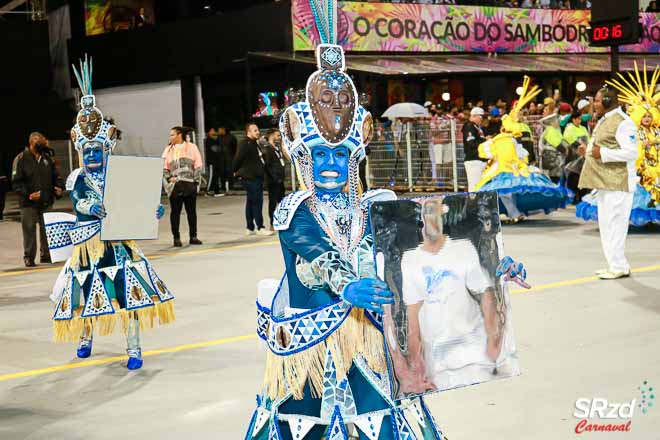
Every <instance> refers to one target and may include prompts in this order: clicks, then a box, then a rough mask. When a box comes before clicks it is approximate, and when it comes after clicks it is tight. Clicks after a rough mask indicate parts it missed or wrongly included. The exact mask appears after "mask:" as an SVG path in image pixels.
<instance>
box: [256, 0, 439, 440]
mask: <svg viewBox="0 0 660 440" xmlns="http://www.w3.org/2000/svg"><path fill="white" fill-rule="evenodd" d="M313 6H314V5H313ZM335 6H336V5H335V4H334V2H329V10H319V9H316V8H313V11H314V12H315V14H316V19H317V24H318V23H320V24H321V26H320V27H319V33H320V34H321V37H322V38H321V41H322V42H323V43H326V44H320V45H319V46H318V47H317V49H316V56H317V64H318V70H317V71H316V72H315V73H313V74H312V76H311V77H310V78H309V80H308V83H307V89H306V100H305V101H303V102H298V103H295V104H293V105H291V106H290V107H289V108H288V109H287V110H286V111H285V113H284V114H283V116H282V118H281V120H280V130H281V132H282V138H283V142H284V145H285V147H286V148H287V149H288V151H289V152H290V155H291V158H292V159H293V161H294V163H295V165H296V169H297V172H298V174H299V177H300V181H301V183H302V187H303V190H302V191H298V192H295V193H292V194H290V195H289V196H287V197H286V198H285V199H284V200H283V201H282V202H281V203H280V204H279V206H278V208H277V210H276V212H275V229H277V230H278V231H279V238H280V242H281V245H282V252H283V255H284V261H285V265H286V273H285V276H284V278H283V280H282V282H281V284H280V287H279V289H278V290H277V293H276V294H275V297H274V299H273V300H272V301H268V303H267V304H264V303H263V302H260V301H258V302H257V305H258V330H257V332H258V335H259V336H260V337H261V338H262V339H263V340H264V341H265V342H266V344H267V346H268V352H267V362H266V373H265V380H264V386H263V392H262V393H261V394H260V395H259V396H258V397H257V409H256V410H255V412H254V414H253V416H252V419H251V422H250V425H249V428H248V432H247V435H246V437H245V438H246V439H248V440H250V439H257V440H265V439H268V440H278V439H283V440H285V439H286V440H288V439H296V440H298V439H306V440H319V439H322V438H323V439H328V440H348V439H349V438H351V439H353V438H358V437H359V438H360V439H415V438H418V437H416V436H415V435H414V431H413V429H412V426H411V425H410V422H409V419H408V418H407V417H406V415H404V409H405V408H406V407H407V408H409V409H410V410H411V411H412V415H413V416H414V418H415V420H417V422H418V424H419V426H420V429H421V431H422V432H423V437H419V438H420V439H421V438H423V439H425V440H442V438H443V437H442V434H441V432H440V431H439V429H438V428H437V426H436V425H435V422H434V420H433V418H432V416H431V415H430V413H429V411H428V409H427V407H426V406H425V404H424V401H423V400H422V399H421V398H416V399H414V400H413V401H406V404H405V405H404V404H401V403H400V402H396V401H394V400H393V399H392V397H391V396H392V393H391V389H390V386H391V379H390V376H389V374H388V364H387V359H386V354H385V350H384V341H383V334H382V316H381V313H382V310H383V309H382V306H383V305H384V304H392V303H393V294H392V293H391V292H390V291H389V290H388V289H387V285H386V284H385V283H383V282H382V281H380V280H378V279H377V278H376V273H375V264H374V256H373V249H372V242H373V239H372V236H371V232H370V226H369V219H368V204H369V202H371V201H374V200H377V199H378V200H383V199H385V200H388V199H394V198H395V196H394V194H393V193H392V192H391V191H389V190H375V191H369V192H366V193H362V191H361V186H360V179H359V173H358V165H359V162H360V161H361V160H363V159H364V158H365V146H366V145H367V144H368V142H369V140H370V139H371V137H372V133H373V122H372V118H371V115H370V114H369V113H368V112H367V111H366V110H365V109H364V108H362V107H361V106H360V105H359V104H358V96H357V92H356V90H355V86H354V85H353V82H352V81H351V79H350V77H349V76H348V75H347V74H346V73H345V72H344V69H345V61H344V53H343V49H342V47H341V46H338V45H335V44H328V43H333V42H334V41H335V39H334V31H333V30H332V29H333V23H334V20H333V19H332V17H333V11H332V8H333V7H335ZM328 30H329V31H328ZM324 36H325V38H324ZM330 36H332V37H330ZM410 420H412V419H410Z"/></svg>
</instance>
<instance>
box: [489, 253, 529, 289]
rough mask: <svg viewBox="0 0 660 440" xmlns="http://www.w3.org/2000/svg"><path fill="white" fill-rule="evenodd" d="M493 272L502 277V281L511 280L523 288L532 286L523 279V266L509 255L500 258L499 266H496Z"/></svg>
mask: <svg viewBox="0 0 660 440" xmlns="http://www.w3.org/2000/svg"><path fill="white" fill-rule="evenodd" d="M495 274H496V275H497V276H498V277H503V278H502V279H503V280H504V281H512V282H514V283H516V284H518V285H519V286H520V287H523V288H525V289H531V288H532V286H530V285H529V284H527V283H526V282H525V279H526V278H527V270H525V266H524V265H523V264H522V263H520V262H516V261H514V260H513V258H511V257H509V256H506V257H504V258H502V260H501V261H500V264H499V266H497V271H496V272H495Z"/></svg>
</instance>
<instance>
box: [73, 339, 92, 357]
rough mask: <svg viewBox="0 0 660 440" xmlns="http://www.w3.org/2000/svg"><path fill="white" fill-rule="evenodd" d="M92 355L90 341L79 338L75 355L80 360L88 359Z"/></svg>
mask: <svg viewBox="0 0 660 440" xmlns="http://www.w3.org/2000/svg"><path fill="white" fill-rule="evenodd" d="M91 354H92V339H91V338H90V339H86V338H81V339H80V343H79V344H78V351H76V355H77V356H78V357H79V358H81V359H84V358H88V357H89V356H90V355H91Z"/></svg>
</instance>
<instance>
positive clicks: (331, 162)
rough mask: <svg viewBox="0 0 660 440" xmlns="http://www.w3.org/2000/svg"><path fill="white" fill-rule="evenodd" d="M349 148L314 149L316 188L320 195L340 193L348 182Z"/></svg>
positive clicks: (324, 147)
mask: <svg viewBox="0 0 660 440" xmlns="http://www.w3.org/2000/svg"><path fill="white" fill-rule="evenodd" d="M348 157H349V152H348V148H346V147H343V146H339V147H336V148H330V147H326V146H325V145H321V146H317V147H314V148H313V149H312V160H313V162H314V186H315V187H316V191H317V192H320V193H339V192H341V190H342V189H343V188H344V186H345V185H346V181H347V180H348Z"/></svg>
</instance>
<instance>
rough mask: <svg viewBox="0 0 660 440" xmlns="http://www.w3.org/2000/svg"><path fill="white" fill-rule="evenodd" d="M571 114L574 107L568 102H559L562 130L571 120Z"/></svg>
mask: <svg viewBox="0 0 660 440" xmlns="http://www.w3.org/2000/svg"><path fill="white" fill-rule="evenodd" d="M571 114H573V108H572V107H571V105H570V104H569V103H568V102H562V103H561V104H559V127H560V128H561V129H562V130H564V128H566V124H568V122H569V121H570V120H571Z"/></svg>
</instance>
